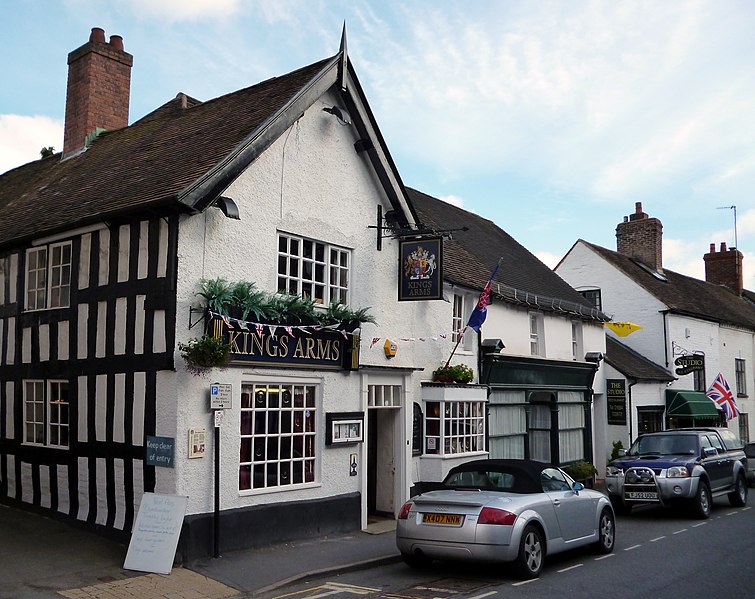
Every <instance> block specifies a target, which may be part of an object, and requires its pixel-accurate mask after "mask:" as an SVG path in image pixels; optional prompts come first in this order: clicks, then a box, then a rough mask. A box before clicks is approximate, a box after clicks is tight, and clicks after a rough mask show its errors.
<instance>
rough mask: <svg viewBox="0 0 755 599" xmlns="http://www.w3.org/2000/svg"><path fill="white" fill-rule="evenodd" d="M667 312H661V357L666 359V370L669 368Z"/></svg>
mask: <svg viewBox="0 0 755 599" xmlns="http://www.w3.org/2000/svg"><path fill="white" fill-rule="evenodd" d="M668 313H669V311H668V310H661V314H663V355H664V356H665V357H666V368H668V367H669V361H668V322H667V320H666V317H667V316H668Z"/></svg>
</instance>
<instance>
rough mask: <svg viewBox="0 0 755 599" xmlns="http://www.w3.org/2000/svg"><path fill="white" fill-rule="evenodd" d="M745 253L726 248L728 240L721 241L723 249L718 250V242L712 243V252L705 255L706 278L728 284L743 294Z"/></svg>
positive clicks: (708, 280) (709, 281)
mask: <svg viewBox="0 0 755 599" xmlns="http://www.w3.org/2000/svg"><path fill="white" fill-rule="evenodd" d="M743 258H744V256H743V254H742V252H740V251H739V250H737V249H736V248H731V249H728V250H727V249H726V242H721V251H719V252H716V244H715V243H711V244H710V252H709V253H707V254H705V255H704V256H703V260H704V261H705V280H706V281H707V282H708V283H713V284H714V285H726V287H728V288H729V289H732V290H733V291H734V292H736V293H738V294H740V295H741V294H742V289H743V282H744V281H743V276H742V262H743Z"/></svg>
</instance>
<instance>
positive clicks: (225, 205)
mask: <svg viewBox="0 0 755 599" xmlns="http://www.w3.org/2000/svg"><path fill="white" fill-rule="evenodd" d="M213 206H215V207H217V208H220V210H222V212H223V214H225V216H226V218H233V219H235V220H241V216H240V215H239V207H238V206H237V205H236V202H234V201H233V200H232V199H231V198H227V197H225V196H220V197H219V198H218V199H217V200H215V202H214V203H213Z"/></svg>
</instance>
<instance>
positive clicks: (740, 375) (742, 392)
mask: <svg viewBox="0 0 755 599" xmlns="http://www.w3.org/2000/svg"><path fill="white" fill-rule="evenodd" d="M734 370H735V372H736V375H737V379H736V382H737V397H747V378H746V375H745V361H744V360H743V359H741V358H734Z"/></svg>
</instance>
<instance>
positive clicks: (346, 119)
mask: <svg viewBox="0 0 755 599" xmlns="http://www.w3.org/2000/svg"><path fill="white" fill-rule="evenodd" d="M323 111H324V112H328V113H330V114H332V115H333V116H334V117H336V119H337V120H338V122H339V123H340V124H341V125H351V115H350V114H349V113H348V112H346V110H345V109H343V108H341V107H340V106H332V107H330V108H328V107H327V106H326V107H325V108H323Z"/></svg>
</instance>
